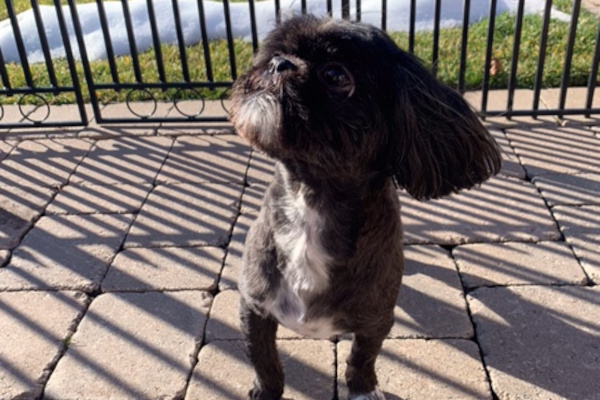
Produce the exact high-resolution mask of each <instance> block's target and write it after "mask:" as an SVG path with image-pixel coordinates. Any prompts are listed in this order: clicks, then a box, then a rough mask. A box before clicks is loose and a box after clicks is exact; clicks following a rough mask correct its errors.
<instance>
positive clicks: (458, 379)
mask: <svg viewBox="0 0 600 400" xmlns="http://www.w3.org/2000/svg"><path fill="white" fill-rule="evenodd" d="M350 348H351V342H350V341H346V340H345V341H341V342H339V343H338V357H337V360H338V398H339V399H346V398H347V395H348V389H347V387H346V383H345V379H344V374H345V372H346V363H345V360H346V358H347V357H348V355H349V354H350ZM375 369H376V372H377V377H378V381H379V388H380V390H382V391H383V392H384V393H385V395H386V399H388V400H400V399H461V400H463V399H473V400H483V399H489V400H491V399H492V394H491V392H490V389H489V384H488V381H487V377H486V374H485V370H484V367H483V364H482V363H481V359H480V357H479V349H478V347H477V345H476V344H475V343H474V342H471V341H469V340H462V339H449V340H422V339H418V340H412V339H411V340H398V339H388V340H385V341H384V342H383V348H382V349H381V353H380V355H379V357H378V359H377V362H376V364H375Z"/></svg>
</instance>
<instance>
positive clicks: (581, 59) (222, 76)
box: [0, 0, 598, 104]
mask: <svg viewBox="0 0 600 400" xmlns="http://www.w3.org/2000/svg"><path fill="white" fill-rule="evenodd" d="M40 3H41V4H52V2H51V1H49V0H40ZM555 3H556V5H557V6H558V8H559V9H561V10H562V11H565V12H569V13H570V7H571V2H570V1H569V0H557V1H555ZM14 6H15V9H16V12H20V11H23V10H25V9H27V8H28V7H29V1H28V0H14ZM3 7H4V2H3V3H2V4H0V17H1V18H5V16H6V10H5V8H3ZM597 24H598V20H597V18H596V17H595V16H594V15H592V14H590V13H588V12H587V11H585V10H582V12H581V15H580V18H579V25H578V30H577V37H576V40H575V50H574V53H573V60H572V67H571V85H572V86H580V85H585V84H586V83H587V79H588V74H589V70H590V66H591V61H592V53H593V49H594V44H595V42H594V41H595V36H596V29H597ZM514 25H515V18H514V16H513V15H508V14H503V15H500V16H498V17H497V18H496V28H495V32H494V45H493V58H495V59H496V60H498V61H499V63H500V65H501V67H502V68H501V70H500V72H499V73H497V74H495V75H493V76H491V82H490V85H491V87H492V88H497V89H500V88H506V87H507V85H508V79H509V76H508V75H509V71H510V63H511V55H512V47H513V34H514ZM541 29H542V19H541V17H540V16H534V15H530V16H526V17H525V19H524V22H523V31H522V36H521V46H520V54H519V64H518V74H517V76H518V77H517V86H518V87H519V88H532V86H533V81H534V78H535V73H536V68H537V57H538V54H539V40H540V37H541ZM487 30H488V21H487V20H483V21H480V22H479V23H477V24H474V25H471V26H470V27H469V42H468V43H469V44H468V52H467V68H466V72H465V85H466V88H467V89H479V88H481V86H482V78H483V68H484V57H485V46H486V43H487ZM568 31H569V24H568V23H561V22H558V21H555V20H553V21H552V22H551V26H550V30H549V37H548V47H547V50H546V62H545V65H544V75H543V81H542V84H543V86H544V87H556V86H558V85H559V83H560V79H561V74H562V71H563V67H562V65H563V63H564V57H565V47H566V41H567V37H568ZM392 37H393V39H394V40H395V41H396V42H397V43H398V44H399V45H400V46H401V47H403V48H407V47H408V35H407V34H405V33H393V34H392ZM460 41H461V30H460V29H445V30H442V31H441V34H440V48H439V49H440V50H439V60H438V63H437V71H438V77H439V78H440V79H441V80H442V81H444V82H446V83H447V84H449V85H451V86H454V87H456V86H457V80H458V73H459V59H458V57H459V53H460V51H459V49H460ZM234 45H235V46H234V47H235V57H236V64H237V73H238V74H239V73H241V72H242V71H243V70H245V69H246V68H247V67H248V66H249V65H250V61H251V57H252V46H251V44H250V43H246V42H244V41H241V40H236V41H235V43H234ZM161 52H162V57H163V60H164V65H165V69H166V75H167V81H168V82H181V81H182V80H183V76H182V72H181V67H180V64H179V57H180V54H179V50H178V48H177V46H173V45H163V46H161ZM186 53H187V57H188V65H189V67H190V75H191V80H192V81H196V82H198V81H199V82H201V81H206V80H207V75H206V70H205V68H206V67H205V60H204V54H203V50H202V45H201V44H198V45H194V46H189V47H187V48H186ZM431 53H432V33H431V32H419V33H417V35H416V38H415V54H416V55H417V56H418V57H419V58H421V59H422V60H424V62H425V64H428V63H429V62H430V60H431ZM210 56H211V62H212V67H213V70H212V73H213V79H214V81H217V82H228V81H231V79H232V78H231V70H230V66H229V51H228V48H227V43H226V42H225V41H222V40H216V41H211V42H210ZM138 57H139V62H140V65H141V69H142V74H143V79H144V81H145V82H158V81H159V78H158V73H157V66H156V60H155V53H154V50H149V51H146V52H144V53H143V54H140V55H139V56H138ZM167 60H175V61H174V62H168V61H167ZM116 63H117V69H118V75H119V80H120V82H122V83H133V82H135V77H134V74H133V68H132V59H131V57H129V56H126V57H119V58H117V60H116ZM53 65H54V67H55V69H56V71H57V76H58V79H59V82H60V84H61V85H71V79H70V75H69V70H68V65H67V63H66V61H65V60H54V61H53ZM7 69H8V71H9V76H10V79H11V85H12V86H13V87H20V86H25V81H24V78H23V73H22V70H21V69H22V68H21V66H20V65H17V64H9V65H7ZM77 69H78V76H79V77H80V81H81V84H82V86H83V87H84V94H85V95H86V99H87V97H89V95H88V94H87V88H86V87H85V81H84V79H83V70H82V67H81V64H80V63H79V64H78V66H77ZM31 71H32V74H33V76H34V82H35V85H36V86H48V85H49V78H48V74H47V71H46V66H45V64H43V63H40V64H33V65H31ZM92 72H93V76H94V80H95V82H97V83H109V82H111V81H112V78H111V75H110V70H109V66H108V62H107V61H95V62H92ZM127 92H128V91H120V92H116V91H112V90H110V91H109V90H106V91H99V92H97V96H98V97H99V99H100V100H101V101H102V102H110V101H123V100H124V99H125V97H126V95H127ZM199 92H200V94H201V95H202V96H203V97H204V98H207V99H209V98H219V96H221V95H222V94H223V90H201V91H199ZM174 94H175V91H173V90H170V91H167V92H162V91H155V92H154V95H155V97H156V98H158V99H172V98H173V96H174ZM185 96H186V97H187V98H193V97H197V94H196V93H194V92H192V91H186V92H185ZM133 98H134V99H135V98H136V96H135V95H134V96H133ZM138 98H139V99H143V95H140V96H139V97H138ZM27 100H28V101H30V102H35V99H33V98H31V99H27ZM15 101H18V98H16V97H1V98H0V103H5V104H6V103H12V102H15ZM48 101H49V102H50V103H52V104H65V103H72V102H73V101H74V96H73V95H72V94H67V93H64V94H59V95H56V96H51V95H48Z"/></svg>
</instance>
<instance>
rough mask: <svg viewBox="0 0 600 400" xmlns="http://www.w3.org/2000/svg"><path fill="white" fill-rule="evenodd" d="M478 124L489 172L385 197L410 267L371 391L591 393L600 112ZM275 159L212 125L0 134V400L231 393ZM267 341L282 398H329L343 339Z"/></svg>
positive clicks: (598, 318)
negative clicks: (242, 290)
mask: <svg viewBox="0 0 600 400" xmlns="http://www.w3.org/2000/svg"><path fill="white" fill-rule="evenodd" d="M123 107H124V106H123ZM112 112H114V113H116V114H119V113H122V112H125V110H121V109H119V106H115V107H114V109H113V110H112ZM165 112H168V110H166V111H165ZM488 125H489V127H490V129H491V130H492V132H493V134H494V135H495V136H496V138H497V140H498V142H499V144H500V145H501V146H502V148H503V151H504V158H505V165H504V168H503V170H502V172H501V174H500V175H498V176H497V177H495V178H493V179H491V180H490V181H489V182H487V183H485V184H483V185H481V187H478V188H475V189H473V190H470V191H467V192H464V193H461V194H459V195H454V196H451V197H449V198H446V199H442V200H436V201H431V202H424V203H423V202H417V201H415V200H412V199H410V198H409V197H408V196H407V195H406V194H405V193H399V196H400V198H401V201H402V213H403V222H404V226H405V231H406V234H405V242H406V244H407V247H406V257H407V266H406V274H405V278H404V284H403V287H402V289H401V294H400V296H399V298H398V302H397V308H396V312H395V316H396V322H395V324H394V327H393V328H392V330H391V332H390V334H389V337H388V339H387V340H386V341H385V343H384V346H383V350H382V354H381V357H380V358H379V360H378V363H377V370H378V374H379V380H380V386H381V388H382V390H383V391H384V392H385V393H386V395H387V398H388V399H391V400H399V399H428V400H429V399H501V400H504V399H506V400H508V399H544V400H546V399H570V400H584V399H586V400H594V399H598V398H600V397H599V396H600V380H599V379H598V377H599V376H600V286H599V283H600V134H599V133H598V132H599V131H598V128H596V127H597V126H599V125H600V124H598V121H597V120H589V121H588V120H581V118H574V119H573V120H572V121H556V120H553V119H552V118H547V119H544V120H541V121H539V120H538V121H533V120H529V121H528V120H526V119H524V118H521V119H519V120H518V121H514V120H513V121H507V120H502V119H500V118H494V119H492V121H491V122H488ZM272 167H273V163H272V162H271V161H270V160H269V159H267V158H266V157H265V156H264V155H262V154H259V153H256V152H253V151H252V150H251V149H250V148H249V147H247V146H246V144H245V143H244V142H243V141H242V140H241V139H240V138H239V137H237V136H236V135H235V134H233V132H232V131H231V129H230V128H229V127H227V126H217V127H210V126H208V127H207V126H188V127H181V126H171V125H164V124H163V125H161V124H156V125H154V126H148V125H143V126H139V127H138V126H131V127H126V128H123V127H111V126H98V125H96V124H95V123H94V122H92V123H91V124H90V126H88V127H86V128H79V129H74V128H69V129H67V130H64V131H61V130H57V129H50V130H47V131H45V130H43V129H36V130H35V131H21V132H16V131H10V132H1V133H0V399H38V398H44V399H56V400H67V399H187V400H208V399H243V398H245V394H246V392H247V390H248V389H249V387H250V385H251V381H252V370H251V368H250V366H249V364H248V362H247V361H246V358H245V357H244V354H243V346H242V342H241V340H240V339H241V335H240V332H239V328H238V323H237V301H238V293H237V290H236V277H237V274H238V271H239V268H240V262H241V254H242V251H243V241H244V236H245V233H246V232H247V230H248V228H249V226H250V224H251V223H252V221H253V220H254V218H255V217H256V215H257V213H258V209H259V207H260V200H261V197H262V194H263V193H264V190H265V188H266V185H267V183H268V181H269V179H270V176H271V174H272ZM278 344H279V348H280V350H281V358H282V361H283V363H284V365H285V368H286V373H287V378H286V379H287V380H286V384H287V385H286V392H285V396H284V397H285V399H287V400H292V399H293V400H301V399H315V400H334V399H340V400H342V399H345V396H346V393H347V391H346V388H345V384H344V381H343V372H344V369H345V363H344V359H345V357H346V355H347V354H348V351H349V341H348V340H347V337H342V338H339V340H335V341H328V340H308V339H303V338H301V337H299V336H298V335H296V334H295V333H294V332H291V331H288V330H286V329H280V331H279V332H278Z"/></svg>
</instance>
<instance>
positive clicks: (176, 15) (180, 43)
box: [171, 0, 190, 82]
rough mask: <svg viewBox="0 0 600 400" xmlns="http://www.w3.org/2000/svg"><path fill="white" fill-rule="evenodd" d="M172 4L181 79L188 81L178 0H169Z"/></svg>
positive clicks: (188, 75) (188, 72)
mask: <svg viewBox="0 0 600 400" xmlns="http://www.w3.org/2000/svg"><path fill="white" fill-rule="evenodd" d="M171 4H172V5H173V21H174V22H175V34H176V35H177V48H178V49H179V58H181V74H182V75H183V80H184V81H186V82H189V81H190V70H189V68H188V60H187V51H186V49H185V38H184V36H183V31H182V30H181V14H180V13H179V3H178V0H173V1H172V2H171Z"/></svg>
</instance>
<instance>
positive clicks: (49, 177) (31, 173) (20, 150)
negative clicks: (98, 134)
mask: <svg viewBox="0 0 600 400" xmlns="http://www.w3.org/2000/svg"><path fill="white" fill-rule="evenodd" d="M91 147H92V142H90V141H88V140H83V139H64V138H63V139H41V140H24V141H21V142H20V143H19V144H18V145H17V146H16V148H15V149H14V150H13V151H12V152H11V153H10V155H9V156H8V157H7V158H6V159H4V160H3V161H2V163H1V164H0V177H1V178H0V180H1V181H2V182H4V183H5V184H9V185H20V186H32V187H40V186H50V187H56V186H60V185H62V184H63V183H65V182H66V181H67V180H68V179H69V176H70V175H71V174H72V173H73V171H74V170H75V167H77V164H79V162H80V161H81V160H82V159H83V158H84V157H85V155H86V154H87V153H88V151H89V149H90V148H91Z"/></svg>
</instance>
